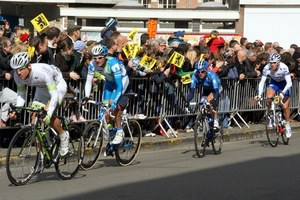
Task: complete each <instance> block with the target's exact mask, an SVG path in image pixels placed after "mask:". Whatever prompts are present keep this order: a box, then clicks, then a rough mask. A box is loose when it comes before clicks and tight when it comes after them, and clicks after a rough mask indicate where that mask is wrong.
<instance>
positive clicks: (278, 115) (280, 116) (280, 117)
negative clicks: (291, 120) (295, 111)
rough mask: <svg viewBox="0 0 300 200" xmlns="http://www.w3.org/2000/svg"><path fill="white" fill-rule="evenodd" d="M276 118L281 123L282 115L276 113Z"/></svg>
mask: <svg viewBox="0 0 300 200" xmlns="http://www.w3.org/2000/svg"><path fill="white" fill-rule="evenodd" d="M276 116H277V119H278V121H279V122H281V121H282V114H281V112H280V111H278V112H276Z"/></svg>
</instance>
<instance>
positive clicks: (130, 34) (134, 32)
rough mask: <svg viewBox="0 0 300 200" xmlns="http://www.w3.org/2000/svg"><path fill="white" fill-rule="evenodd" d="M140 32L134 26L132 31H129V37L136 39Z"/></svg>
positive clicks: (132, 39)
mask: <svg viewBox="0 0 300 200" xmlns="http://www.w3.org/2000/svg"><path fill="white" fill-rule="evenodd" d="M137 33H138V29H137V28H134V29H133V30H132V31H130V33H128V35H127V37H128V38H129V39H130V40H131V41H134V39H135V36H136V34H137Z"/></svg>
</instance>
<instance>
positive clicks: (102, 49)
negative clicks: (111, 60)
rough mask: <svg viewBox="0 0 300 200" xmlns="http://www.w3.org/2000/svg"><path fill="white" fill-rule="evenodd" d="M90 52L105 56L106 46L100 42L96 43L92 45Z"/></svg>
mask: <svg viewBox="0 0 300 200" xmlns="http://www.w3.org/2000/svg"><path fill="white" fill-rule="evenodd" d="M92 54H93V55H94V56H96V55H102V56H106V54H107V47H106V46H104V45H102V44H98V45H96V46H94V47H93V48H92Z"/></svg>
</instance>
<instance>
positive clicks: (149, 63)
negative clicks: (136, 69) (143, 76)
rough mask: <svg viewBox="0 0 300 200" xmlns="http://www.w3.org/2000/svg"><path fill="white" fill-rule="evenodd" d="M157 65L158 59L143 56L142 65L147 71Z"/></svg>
mask: <svg viewBox="0 0 300 200" xmlns="http://www.w3.org/2000/svg"><path fill="white" fill-rule="evenodd" d="M155 63H156V59H154V58H150V57H148V56H143V57H142V60H141V61H140V65H141V66H142V67H145V68H147V69H152V67H154V65H155Z"/></svg>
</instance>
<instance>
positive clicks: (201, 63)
mask: <svg viewBox="0 0 300 200" xmlns="http://www.w3.org/2000/svg"><path fill="white" fill-rule="evenodd" d="M196 67H197V71H198V72H202V71H206V70H207V67H208V62H207V61H205V60H200V61H198V65H197V66H196Z"/></svg>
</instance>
